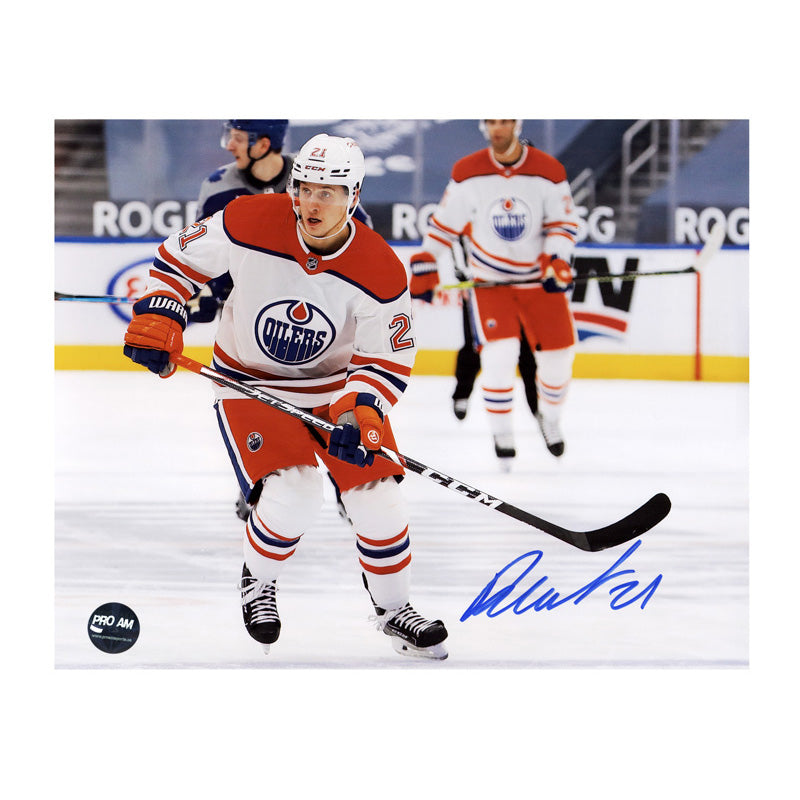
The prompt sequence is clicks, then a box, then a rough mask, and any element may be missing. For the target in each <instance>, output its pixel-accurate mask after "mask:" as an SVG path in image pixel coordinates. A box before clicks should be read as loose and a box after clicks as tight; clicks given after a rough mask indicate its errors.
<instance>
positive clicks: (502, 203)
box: [489, 197, 531, 242]
mask: <svg viewBox="0 0 800 800" xmlns="http://www.w3.org/2000/svg"><path fill="white" fill-rule="evenodd" d="M489 221H490V223H491V227H492V230H493V231H494V232H495V233H496V234H497V235H498V236H499V237H500V238H501V239H503V240H505V241H507V242H516V241H517V240H518V239H521V238H522V237H523V236H524V235H525V234H526V232H527V231H528V229H529V228H530V225H531V212H530V209H529V208H528V206H527V205H525V203H524V202H523V201H522V200H520V199H519V198H518V197H501V198H498V199H497V200H495V202H494V203H492V205H491V206H490V207H489Z"/></svg>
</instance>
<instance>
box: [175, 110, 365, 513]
mask: <svg viewBox="0 0 800 800" xmlns="http://www.w3.org/2000/svg"><path fill="white" fill-rule="evenodd" d="M288 131H289V120H288V119H229V120H226V121H225V122H224V123H223V126H222V136H221V138H220V146H221V147H222V149H223V150H226V151H227V152H229V153H230V154H231V155H232V156H233V158H234V160H233V161H232V162H230V163H229V164H225V165H223V166H221V167H219V168H218V169H216V170H214V172H212V173H211V175H209V176H208V177H207V178H206V179H205V180H204V181H203V183H202V184H201V186H200V196H199V199H198V201H197V220H201V219H205V218H206V217H210V216H211V215H212V214H216V213H217V211H221V210H222V209H223V208H225V206H226V205H228V203H230V201H231V200H234V199H235V198H237V197H241V196H242V195H250V194H283V193H284V192H285V191H286V186H287V184H288V182H289V177H290V175H291V170H292V164H293V163H294V156H291V155H286V154H284V152H283V146H284V143H285V142H286V136H287V134H288ZM353 217H354V219H358V220H361V222H363V223H364V224H365V225H368V226H369V227H370V228H371V227H372V220H371V219H370V217H369V215H368V214H367V213H366V211H364V208H363V207H362V206H361V204H360V203H359V204H358V206H357V207H356V210H355V212H354V214H353ZM232 288H233V283H232V281H231V276H230V274H229V273H228V272H225V273H224V274H222V275H220V276H219V277H217V278H214V279H212V280H210V281H208V283H206V284H205V286H204V287H203V288H202V290H201V291H200V293H199V294H198V295H197V296H196V297H194V298H192V300H191V301H190V302H189V304H188V306H187V310H188V315H189V316H188V321H189V323H208V322H213V321H214V320H215V319H216V318H217V316H218V314H219V312H220V310H221V309H222V306H223V304H224V303H225V300H227V298H228V295H229V294H230V292H231V289H232ZM333 485H334V489H335V490H336V495H337V498H339V488H338V487H337V486H336V484H335V483H334V484H333ZM338 505H339V514H340V516H341V517H342V518H343V519H346V517H347V514H346V511H345V510H344V506H343V505H342V503H341V499H339V503H338ZM235 508H236V515H237V516H238V517H239V519H242V520H246V519H247V517H248V515H249V513H250V508H249V507H248V505H247V501H246V499H245V497H244V495H243V494H242V493H241V492H239V496H238V497H237V498H236V504H235Z"/></svg>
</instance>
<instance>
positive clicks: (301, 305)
mask: <svg viewBox="0 0 800 800" xmlns="http://www.w3.org/2000/svg"><path fill="white" fill-rule="evenodd" d="M335 334H336V329H335V327H334V325H333V323H332V322H331V321H330V319H328V317H327V316H326V315H325V314H324V313H323V312H322V310H321V309H319V308H318V307H317V306H315V305H313V304H312V303H310V302H308V301H306V300H297V299H286V300H277V301H275V302H273V303H270V304H269V305H268V306H266V307H264V308H263V309H261V311H260V312H259V313H258V315H257V317H256V325H255V336H256V342H258V346H259V348H261V351H262V352H263V353H264V355H265V356H267V357H268V358H269V359H271V360H272V361H276V362H277V363H279V364H289V365H298V364H307V363H308V362H309V361H313V360H314V359H315V358H318V357H319V356H320V355H322V353H324V352H325V351H326V350H327V349H328V348H329V347H330V346H331V344H332V343H333V340H334V338H335Z"/></svg>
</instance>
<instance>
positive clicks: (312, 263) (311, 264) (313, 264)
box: [306, 256, 319, 270]
mask: <svg viewBox="0 0 800 800" xmlns="http://www.w3.org/2000/svg"><path fill="white" fill-rule="evenodd" d="M318 266H319V259H316V258H314V256H309V257H308V261H306V269H309V270H315V269H316V268H317V267H318Z"/></svg>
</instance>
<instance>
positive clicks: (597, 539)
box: [171, 354, 671, 552]
mask: <svg viewBox="0 0 800 800" xmlns="http://www.w3.org/2000/svg"><path fill="white" fill-rule="evenodd" d="M171 360H172V363H173V364H177V365H178V366H179V367H183V368H184V369H187V370H189V371H191V372H194V373H196V374H198V375H202V376H203V377H204V378H208V379H210V380H212V381H214V383H217V384H219V385H221V386H227V387H228V388H229V389H233V390H234V391H237V392H239V393H240V394H244V395H247V396H248V397H251V398H252V399H253V400H258V401H259V402H261V403H264V404H265V405H268V406H270V407H271V408H275V409H277V410H278V411H282V412H284V413H285V414H289V415H290V416H292V417H294V418H295V419H299V420H301V421H303V422H305V423H307V424H309V425H312V426H313V427H315V428H319V429H320V430H324V431H328V432H330V431H332V430H334V429H335V428H336V427H337V426H336V425H334V424H333V423H332V422H328V421H327V420H324V419H321V418H320V417H317V416H315V415H314V414H311V413H309V412H307V411H303V410H302V409H300V408H297V407H296V406H293V405H292V404H291V403H287V402H286V401H285V400H280V399H278V398H277V397H273V396H272V395H271V394H268V393H267V392H265V391H263V390H262V389H258V388H257V387H255V386H248V385H247V384H246V383H241V382H240V381H237V380H235V379H234V378H229V377H228V376H227V375H222V374H221V373H219V372H217V371H216V370H213V369H211V368H210V367H207V366H205V365H204V364H201V363H200V362H198V361H194V360H193V359H191V358H188V357H187V356H184V355H179V354H173V355H172V356H171ZM377 454H378V455H379V456H381V457H383V458H386V459H388V460H389V461H393V462H394V463H395V464H398V465H399V466H401V467H403V468H405V469H407V470H409V471H410V472H415V473H416V474H417V475H421V476H422V477H423V478H428V479H429V480H432V481H434V483H438V484H439V485H440V486H444V487H446V488H447V489H451V490H452V491H454V492H457V493H458V494H460V495H462V496H463V497H466V498H467V499H469V500H474V501H475V502H477V503H480V504H481V505H483V506H487V507H488V508H493V509H494V510H495V511H500V512H501V513H503V514H506V515H507V516H509V517H513V518H514V519H516V520H519V521H520V522H524V523H525V524H526V525H530V526H532V527H534V528H538V529H539V530H540V531H543V532H544V533H547V534H549V535H550V536H554V537H555V538H556V539H560V540H561V541H562V542H566V543H567V544H571V545H572V546H573V547H577V548H579V549H580V550H585V551H587V552H597V551H598V550H606V549H608V548H609V547H616V546H617V545H620V544H623V543H624V542H627V541H630V540H631V539H634V538H636V537H637V536H640V535H641V534H643V533H645V532H647V531H649V530H650V529H651V528H652V527H654V526H655V525H657V524H658V523H659V522H661V520H662V519H664V517H666V516H667V514H668V513H669V510H670V508H671V503H670V499H669V498H668V497H667V495H665V494H662V493H659V494H656V495H654V496H653V497H651V498H650V499H649V500H648V501H647V502H646V503H645V504H644V505H643V506H641V507H639V508H637V509H636V510H635V511H633V512H632V513H630V514H628V516H627V517H624V518H623V519H621V520H619V521H618V522H614V523H612V524H611V525H607V526H605V527H604V528H598V529H597V530H593V531H585V532H582V531H571V530H568V529H567V528H562V527H561V526H559V525H556V524H555V523H553V522H548V521H547V520H545V519H542V518H541V517H537V516H535V515H534V514H530V513H528V512H527V511H523V510H522V509H521V508H517V507H516V506H513V505H511V504H510V503H506V502H505V501H503V500H500V499H498V498H497V497H493V496H492V495H490V494H487V493H486V492H483V491H481V490H480V489H476V488H474V487H473V486H470V485H469V484H466V483H463V482H462V481H459V480H457V479H456V478H452V477H450V476H449V475H446V474H445V473H444V472H441V471H439V470H435V469H433V468H432V467H429V466H427V465H426V464H422V463H421V462H419V461H415V460H414V459H413V458H409V457H408V456H405V455H402V454H400V453H396V452H394V451H393V450H390V449H389V448H386V447H382V448H381V449H380V450H378V451H377Z"/></svg>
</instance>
